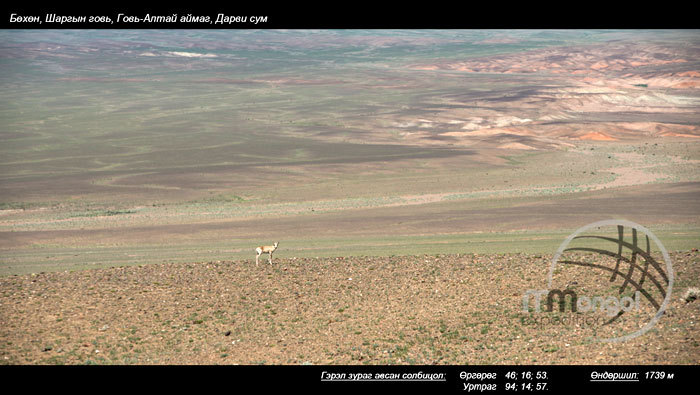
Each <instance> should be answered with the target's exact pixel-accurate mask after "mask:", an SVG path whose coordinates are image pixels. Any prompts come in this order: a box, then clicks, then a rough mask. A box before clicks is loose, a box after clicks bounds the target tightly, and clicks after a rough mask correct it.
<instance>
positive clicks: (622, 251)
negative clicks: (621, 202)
mask: <svg viewBox="0 0 700 395" xmlns="http://www.w3.org/2000/svg"><path fill="white" fill-rule="evenodd" d="M652 242H653V243H654V245H652ZM659 254H660V255H661V257H662V258H663V259H659V258H658V257H659ZM547 286H548V288H549V289H548V291H549V294H548V307H549V311H553V310H554V301H555V299H556V297H558V299H559V300H558V302H559V307H560V311H561V312H563V311H565V309H566V307H567V304H566V301H567V300H568V301H569V304H568V307H569V309H570V310H571V311H572V313H577V314H579V315H581V314H590V317H595V319H596V320H595V322H596V323H597V324H596V325H594V326H593V328H592V329H591V331H592V335H593V337H594V338H596V339H598V340H599V341H603V342H621V341H625V340H629V339H632V338H635V337H637V336H640V335H642V334H644V333H646V332H647V331H649V330H650V329H651V328H652V327H653V326H654V325H656V323H657V322H658V320H659V319H660V318H661V316H662V315H663V314H664V311H665V310H666V307H667V306H668V303H669V301H670V300H671V292H672V290H673V266H672V264H671V258H670V257H669V255H668V252H667V251H666V248H665V247H664V246H663V244H662V243H661V241H660V240H659V239H658V237H656V235H654V234H653V233H652V232H651V231H650V230H648V229H647V228H645V227H643V226H641V225H639V224H636V223H634V222H630V221H625V220H605V221H599V222H594V223H592V224H588V225H586V226H583V227H581V228H579V229H578V230H576V231H575V232H574V233H572V234H571V235H569V237H568V238H567V239H566V240H565V241H564V242H563V243H562V244H561V246H559V249H558V250H557V252H556V254H555V255H554V257H553V258H552V262H551V264H550V267H549V275H548V284H547ZM567 297H568V299H567ZM592 321H593V320H592Z"/></svg>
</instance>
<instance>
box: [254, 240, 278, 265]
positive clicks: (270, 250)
mask: <svg viewBox="0 0 700 395" xmlns="http://www.w3.org/2000/svg"><path fill="white" fill-rule="evenodd" d="M277 245H279V241H276V242H275V244H274V245H271V246H260V247H258V248H256V249H255V252H257V253H258V255H256V256H255V266H257V265H258V259H259V258H260V255H262V254H270V257H269V261H270V265H272V253H273V252H275V250H276V249H277Z"/></svg>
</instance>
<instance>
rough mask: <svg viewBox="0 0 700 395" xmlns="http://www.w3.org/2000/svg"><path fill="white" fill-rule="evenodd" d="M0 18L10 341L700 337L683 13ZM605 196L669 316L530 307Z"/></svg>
mask: <svg viewBox="0 0 700 395" xmlns="http://www.w3.org/2000/svg"><path fill="white" fill-rule="evenodd" d="M0 37H2V41H1V42H2V44H0V59H1V60H2V63H0V70H2V73H0V87H1V88H0V89H2V93H3V95H2V98H0V103H1V105H0V120H1V125H2V127H1V128H0V141H2V144H0V317H1V318H2V323H3V325H2V327H3V328H2V332H1V335H0V340H1V343H0V363H5V364H53V363H59V364H86V363H100V364H219V363H221V364H302V363H313V364H316V363H327V364H387V363H388V364H394V363H396V364H445V363H451V364H452V363H453V364H475V363H479V364H504V363H515V364H519V363H543V364H545V363H561V364H579V363H581V364H583V363H588V364H594V363H612V364H618V363H619V364H631V363H649V364H663V363H677V364H697V363H698V362H700V360H699V359H698V355H700V349H699V348H698V347H699V346H698V344H699V342H700V338H699V337H698V335H697V333H698V331H697V318H698V313H700V310H699V309H700V307H699V306H700V304H698V303H700V302H697V301H685V300H681V294H682V293H683V292H684V291H685V290H687V289H688V288H692V287H698V286H700V281H699V280H698V279H699V278H700V277H699V276H698V272H697V270H698V269H697V267H698V253H697V248H698V247H700V242H699V241H700V199H699V198H700V60H698V55H699V54H700V36H699V35H698V32H697V31H666V30H660V31H624V30H623V31H583V30H574V31H546V30H545V31H536V30H531V31H500V30H489V31H476V30H474V31H459V30H448V31H432V30H431V31H427V30H426V31H388V30H387V31H384V30H371V31H362V30H351V31H304V30H296V31H285V32H282V31H272V30H270V31H264V30H263V31H248V30H241V31H238V30H222V31H218V30H201V31H177V30H176V31H167V32H166V31H152V30H142V31H131V30H115V31H108V30H104V31H97V32H92V33H90V34H88V32H85V31H71V30H55V31H54V30H36V31H18V30H13V31H0ZM606 219H621V220H627V221H632V222H635V223H638V224H641V225H643V226H644V227H646V228H648V229H650V230H651V231H653V232H654V234H656V235H657V236H658V238H659V239H660V240H661V241H662V242H663V245H664V246H665V248H666V249H667V250H668V251H669V252H670V253H671V257H672V259H673V264H674V268H675V270H676V271H677V273H676V276H677V284H676V287H675V289H674V297H673V298H672V303H671V304H670V305H669V308H668V311H667V313H666V315H665V316H664V317H663V319H661V320H660V321H659V324H657V326H656V327H655V328H654V329H653V330H652V331H650V332H649V333H647V334H645V335H644V336H643V337H640V338H637V339H634V340H631V341H630V342H627V343H624V344H623V345H621V346H611V345H609V344H599V343H595V342H592V341H591V340H590V338H589V337H587V336H583V335H581V333H579V332H578V331H577V329H576V328H556V327H546V328H532V327H526V326H524V325H522V324H521V321H519V320H520V318H522V317H519V314H520V311H519V310H518V306H519V303H520V300H521V298H522V293H523V292H524V291H525V290H526V289H529V288H534V287H540V286H542V285H543V284H544V283H546V276H547V269H548V264H549V260H551V258H552V255H553V254H554V253H555V251H556V250H557V248H558V247H559V245H560V244H561V243H562V242H563V241H564V240H565V239H566V237H567V236H568V235H569V234H571V233H572V232H573V231H575V230H576V229H578V228H580V227H581V226H584V225H586V224H589V223H592V222H596V221H600V220H606ZM275 241H279V243H280V245H279V249H278V250H277V251H276V252H275V255H274V265H272V266H270V265H269V264H267V261H266V259H267V258H266V257H265V259H261V264H260V265H259V266H256V265H255V252H254V249H255V247H256V246H258V245H263V244H272V243H273V242H275ZM263 263H264V264H263ZM587 275H588V274H586V276H587ZM590 275H591V276H593V275H594V274H590ZM676 292H677V293H678V294H675V293H676Z"/></svg>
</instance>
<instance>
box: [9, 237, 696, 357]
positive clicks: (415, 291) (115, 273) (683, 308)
mask: <svg viewBox="0 0 700 395" xmlns="http://www.w3.org/2000/svg"><path fill="white" fill-rule="evenodd" d="M671 257H672V260H673V265H674V270H675V280H676V285H675V286H674V290H673V297H672V299H671V303H670V305H669V306H668V308H667V311H666V313H665V315H664V316H663V317H662V318H661V319H660V320H659V322H658V323H657V324H656V325H655V326H654V328H653V329H651V330H650V331H649V332H647V333H645V334H644V335H642V336H640V337H637V338H635V339H632V340H629V341H626V342H623V343H600V342H596V341H592V340H591V338H590V333H589V332H585V331H583V332H582V331H581V328H577V327H575V326H562V325H545V326H541V327H537V326H535V325H525V324H524V323H523V321H522V319H523V317H524V316H525V315H526V314H527V313H523V312H522V310H521V309H522V301H523V292H524V291H525V290H527V289H541V288H545V287H546V283H547V281H546V279H547V273H548V270H549V260H550V259H551V256H547V255H534V254H531V255H528V254H495V255H481V254H479V255H477V254H466V255H465V254H461V255H437V256H435V255H424V256H394V257H346V258H303V259H302V258H289V259H275V261H274V265H273V266H270V265H269V264H267V261H264V264H263V260H261V263H260V265H259V266H257V267H256V265H255V263H254V260H245V261H236V262H229V261H217V262H201V263H186V264H152V265H144V266H131V267H114V268H109V269H95V270H83V271H76V272H54V273H38V274H31V275H22V276H16V275H15V276H6V277H1V278H0V292H1V295H0V313H1V317H2V326H1V327H0V339H1V343H0V363H2V364H373V365H374V364H698V363H700V335H698V322H697V321H698V318H699V316H700V301H698V300H691V301H686V300H682V295H683V294H684V292H685V291H686V290H687V289H688V288H690V287H698V286H699V285H700V254H699V253H698V252H697V251H695V250H694V251H684V252H674V253H671ZM586 273H589V274H587V275H590V276H599V274H596V273H595V272H594V271H588V272H586ZM591 278H593V277H591ZM583 280H585V279H582V281H583ZM606 280H607V279H606ZM550 314H551V313H550ZM530 316H531V315H530Z"/></svg>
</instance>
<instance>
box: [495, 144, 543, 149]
mask: <svg viewBox="0 0 700 395" xmlns="http://www.w3.org/2000/svg"><path fill="white" fill-rule="evenodd" d="M498 148H503V149H519V150H536V149H537V148H535V147H532V146H529V145H526V144H521V143H507V144H503V145H499V146H498Z"/></svg>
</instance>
